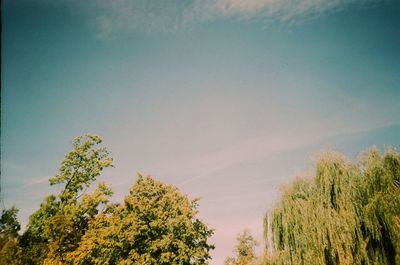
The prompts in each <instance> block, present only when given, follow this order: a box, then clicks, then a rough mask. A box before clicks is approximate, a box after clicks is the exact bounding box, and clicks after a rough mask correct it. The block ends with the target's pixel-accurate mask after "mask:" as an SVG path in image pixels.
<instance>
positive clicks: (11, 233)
mask: <svg viewBox="0 0 400 265" xmlns="http://www.w3.org/2000/svg"><path fill="white" fill-rule="evenodd" d="M17 214H18V210H17V208H15V207H12V208H10V209H4V210H3V211H2V213H1V217H0V264H1V265H2V264H13V262H14V260H17V259H19V257H18V254H19V247H18V238H19V235H18V231H19V230H20V228H21V226H20V224H19V222H18V220H17Z"/></svg>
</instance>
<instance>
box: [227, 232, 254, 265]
mask: <svg viewBox="0 0 400 265" xmlns="http://www.w3.org/2000/svg"><path fill="white" fill-rule="evenodd" d="M236 240H237V245H236V246H235V248H234V253H235V257H228V258H226V259H225V262H224V264H225V265H255V264H257V262H258V258H257V256H256V253H255V247H256V246H257V244H258V243H257V241H256V240H255V239H254V238H253V236H252V235H251V234H250V232H249V230H244V231H243V232H241V233H240V234H239V235H238V236H237V238H236Z"/></svg>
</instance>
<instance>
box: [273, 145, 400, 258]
mask: <svg viewBox="0 0 400 265" xmlns="http://www.w3.org/2000/svg"><path fill="white" fill-rule="evenodd" d="M399 216H400V156H399V154H398V153H396V152H395V151H394V150H387V151H386V152H385V153H384V154H383V155H381V154H380V153H379V152H378V151H377V150H375V149H373V150H370V151H368V152H366V153H365V155H364V156H363V158H362V161H361V162H360V163H351V162H350V161H349V160H347V159H346V158H345V157H344V156H342V155H340V154H337V153H327V154H324V155H322V156H321V157H320V158H319V160H318V162H317V164H316V172H315V176H314V177H313V178H300V179H298V180H296V181H295V182H294V183H292V184H291V185H290V186H287V187H285V188H284V189H283V192H282V197H281V200H280V202H279V204H278V205H277V207H276V208H275V209H273V211H272V213H271V218H270V220H265V221H266V222H267V221H270V222H271V224H270V225H271V228H272V235H271V238H272V248H273V249H269V250H267V251H266V253H268V255H266V260H265V263H266V264H327V265H330V264H396V263H397V264H400V227H399V225H398V220H399ZM265 234H266V237H268V233H267V230H266V233H265ZM266 241H267V240H266ZM270 253H272V254H270Z"/></svg>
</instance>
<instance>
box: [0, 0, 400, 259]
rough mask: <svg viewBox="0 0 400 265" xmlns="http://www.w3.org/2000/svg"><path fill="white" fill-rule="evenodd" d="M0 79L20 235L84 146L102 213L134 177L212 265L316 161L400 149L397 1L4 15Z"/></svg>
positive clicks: (160, 5)
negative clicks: (107, 165)
mask: <svg viewBox="0 0 400 265" xmlns="http://www.w3.org/2000/svg"><path fill="white" fill-rule="evenodd" d="M81 2H84V3H81ZM396 2H397V3H396ZM1 69H2V71H1V81H2V89H1V108H2V112H1V182H2V183H1V184H2V194H1V196H2V198H3V200H4V203H5V205H6V207H10V206H12V205H15V206H16V207H18V208H19V209H20V214H19V216H20V220H21V222H22V224H23V225H26V223H27V221H28V217H29V215H30V214H32V213H33V211H34V210H35V209H36V208H37V207H38V206H39V204H40V202H41V201H42V200H43V198H44V197H45V196H46V195H47V194H48V193H49V192H52V191H54V188H50V187H49V185H48V182H47V179H48V178H49V177H50V176H52V175H54V174H55V173H56V172H57V169H58V166H59V163H60V162H61V160H62V159H63V157H64V155H65V153H66V152H68V151H69V150H70V149H71V139H72V138H73V137H75V136H77V135H80V134H83V133H86V132H91V133H96V134H99V135H101V136H102V137H103V138H104V143H105V145H106V146H107V147H108V148H109V149H110V151H111V152H112V155H113V157H114V159H115V168H113V169H110V170H107V171H106V172H105V174H103V176H102V177H101V179H102V180H104V181H106V182H107V183H109V184H111V186H112V187H113V190H114V191H115V193H116V196H115V198H114V199H115V201H121V200H122V199H123V197H124V196H125V195H127V193H128V190H129V187H130V186H131V185H132V184H133V182H134V181H135V178H136V172H141V173H143V174H150V175H152V176H154V177H155V178H157V179H160V180H162V181H164V182H167V183H171V184H174V185H176V186H178V187H179V188H180V189H181V190H182V191H184V192H185V193H187V194H189V196H190V197H191V198H194V197H198V196H199V197H201V198H202V199H201V201H200V216H201V217H202V218H203V219H204V220H205V221H206V222H207V223H208V224H209V225H210V226H211V227H213V228H215V229H216V231H215V236H214V237H213V242H214V243H215V244H216V250H215V251H214V252H213V253H212V256H213V261H212V264H222V262H223V260H224V258H225V257H226V256H227V255H229V254H231V250H232V247H233V245H234V243H235V237H236V234H237V233H238V232H240V231H241V230H243V229H245V228H250V229H251V231H252V233H253V234H254V235H255V237H256V238H257V239H258V240H259V241H260V243H261V241H262V218H263V215H264V214H265V212H266V211H267V210H268V209H270V208H271V207H272V206H273V204H274V202H276V199H277V198H278V195H279V187H280V186H281V185H282V184H284V183H287V182H289V181H290V180H292V179H293V178H294V177H295V176H297V175H302V174H304V172H306V171H308V170H310V169H312V165H313V160H312V157H313V156H314V155H315V154H316V153H318V152H319V151H321V150H325V149H327V148H331V149H335V150H337V151H340V152H343V153H345V154H346V155H348V156H349V157H351V158H352V159H355V158H356V157H357V156H358V155H359V154H360V151H362V150H363V149H365V148H368V147H370V146H372V145H376V146H378V147H379V148H380V149H381V150H383V148H384V147H386V146H393V147H397V148H398V147H399V146H400V137H399V136H400V87H399V84H400V4H399V2H398V1H377V0H375V1H374V0H364V1H355V0H354V1H352V0H350V1H344V0H329V1H328V0H326V1H325V0H292V1H290V0H280V1H278V0H248V1H241V0H205V1H198V0H187V1H178V0H167V1H152V0H150V1H149V0H147V1H145V0H141V1H140V0H132V1H124V0H116V1H107V0H92V1H77V0H76V1H75V0H68V1H67V0H66V1H52V0H37V1H33V0H32V1H30V0H13V1H11V0H6V1H2V68H1Z"/></svg>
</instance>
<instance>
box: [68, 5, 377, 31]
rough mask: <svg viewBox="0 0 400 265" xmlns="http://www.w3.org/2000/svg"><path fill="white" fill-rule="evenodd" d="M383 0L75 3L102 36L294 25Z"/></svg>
mask: <svg viewBox="0 0 400 265" xmlns="http://www.w3.org/2000/svg"><path fill="white" fill-rule="evenodd" d="M382 1H383V0H186V1H178V0H164V1H155V0H131V1H129V0H114V1H109V0H94V1H92V2H86V1H83V2H81V1H75V0H71V1H70V2H69V3H70V4H71V3H72V4H71V6H73V8H76V7H77V6H79V7H80V8H82V9H84V10H85V11H86V12H88V14H90V16H91V17H92V22H94V25H95V26H96V27H97V28H98V30H99V35H100V36H101V37H108V36H111V35H113V34H115V33H119V32H127V31H128V32H130V31H142V32H143V31H144V32H148V31H151V32H152V31H159V32H174V31H176V30H180V29H187V28H190V27H192V26H193V25H196V24H199V23H203V22H208V21H216V20H221V19H239V20H251V19H261V20H268V19H272V20H277V21H281V22H285V23H293V22H296V21H302V20H304V19H310V18H313V17H318V16H320V15H323V14H328V13H332V12H337V11H340V10H344V9H347V8H351V7H359V6H365V5H367V4H374V3H380V2H382Z"/></svg>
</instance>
